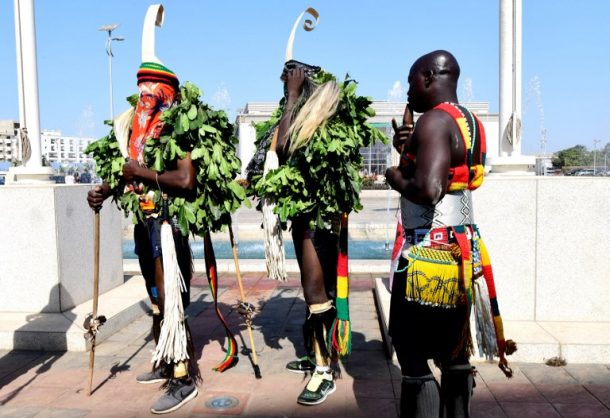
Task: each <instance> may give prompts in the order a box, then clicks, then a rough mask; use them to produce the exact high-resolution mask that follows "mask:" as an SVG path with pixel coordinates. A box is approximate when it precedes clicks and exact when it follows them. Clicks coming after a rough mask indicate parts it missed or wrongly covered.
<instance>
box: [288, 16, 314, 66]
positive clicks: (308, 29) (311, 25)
mask: <svg viewBox="0 0 610 418" xmlns="http://www.w3.org/2000/svg"><path fill="white" fill-rule="evenodd" d="M305 13H307V14H309V15H311V16H312V17H313V18H314V19H315V22H314V21H312V20H311V19H305V21H304V22H303V29H305V31H306V32H311V31H312V30H314V29H315V27H316V25H317V24H318V23H319V22H320V14H319V13H318V11H317V10H316V9H314V8H313V7H309V8H308V9H307V10H305V11H304V12H303V13H301V14H300V15H299V17H298V18H297V20H296V21H295V22H294V25H293V26H292V30H291V31H290V37H289V38H288V44H287V45H286V59H285V60H284V62H288V61H290V60H291V59H292V47H293V45H294V35H295V33H296V31H297V27H298V26H299V22H300V21H301V19H302V18H303V15H305Z"/></svg>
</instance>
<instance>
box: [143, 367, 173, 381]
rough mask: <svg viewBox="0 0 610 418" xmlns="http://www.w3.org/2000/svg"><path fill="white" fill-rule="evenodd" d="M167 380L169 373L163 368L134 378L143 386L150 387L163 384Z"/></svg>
mask: <svg viewBox="0 0 610 418" xmlns="http://www.w3.org/2000/svg"><path fill="white" fill-rule="evenodd" d="M167 379H169V373H168V372H167V370H166V369H165V367H159V368H157V369H155V370H153V371H152V372H146V373H142V374H140V375H138V376H137V377H136V382H138V383H142V384H144V385H150V384H152V383H160V382H165V381H166V380H167Z"/></svg>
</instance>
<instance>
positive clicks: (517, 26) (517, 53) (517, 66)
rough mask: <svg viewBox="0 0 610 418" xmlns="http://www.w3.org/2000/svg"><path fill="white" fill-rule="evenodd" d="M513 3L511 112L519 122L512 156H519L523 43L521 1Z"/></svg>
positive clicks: (514, 130)
mask: <svg viewBox="0 0 610 418" xmlns="http://www.w3.org/2000/svg"><path fill="white" fill-rule="evenodd" d="M512 1H513V13H514V17H513V19H514V21H513V39H514V44H513V51H514V52H513V62H514V65H513V97H514V104H513V109H514V110H513V112H514V115H515V117H514V118H513V119H514V121H519V126H518V127H516V126H515V127H514V128H515V129H513V132H518V136H517V137H516V139H514V140H513V153H512V155H513V156H520V155H521V120H522V119H521V117H522V114H521V110H522V104H523V103H522V100H521V87H522V74H523V71H522V65H521V45H522V43H523V39H522V30H521V29H522V25H521V9H522V7H521V6H522V0H512Z"/></svg>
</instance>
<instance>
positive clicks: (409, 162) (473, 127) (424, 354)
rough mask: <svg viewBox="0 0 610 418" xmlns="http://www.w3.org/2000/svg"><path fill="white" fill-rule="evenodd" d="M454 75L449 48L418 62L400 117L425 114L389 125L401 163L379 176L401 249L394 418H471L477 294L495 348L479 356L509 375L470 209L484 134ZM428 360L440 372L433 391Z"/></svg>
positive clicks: (393, 326) (395, 299)
mask: <svg viewBox="0 0 610 418" xmlns="http://www.w3.org/2000/svg"><path fill="white" fill-rule="evenodd" d="M459 75H460V67H459V65H458V63H457V61H456V59H455V57H454V56H453V55H452V54H451V53H449V52H447V51H442V50H440V51H434V52H431V53H429V54H426V55H423V56H422V57H420V58H419V59H417V60H416V61H415V63H414V64H413V66H412V67H411V70H410V72H409V77H408V81H409V91H408V101H409V105H408V108H407V109H406V112H405V115H406V114H407V112H409V111H410V110H411V111H415V112H418V113H421V114H422V115H421V116H420V118H419V120H418V121H417V124H416V125H415V127H413V125H412V124H410V125H407V124H406V123H405V124H403V126H401V127H398V126H397V125H396V123H395V122H393V125H394V129H395V132H396V134H395V136H394V146H395V147H396V149H397V151H398V152H399V153H400V154H401V162H400V165H399V166H398V167H391V168H389V169H388V170H387V171H386V179H387V181H388V183H389V185H390V186H391V187H392V188H393V189H395V190H397V191H398V192H400V194H401V216H402V222H403V228H404V235H405V245H404V247H403V251H402V257H401V258H400V260H399V262H398V266H397V268H396V272H395V274H394V281H393V288H392V301H391V308H390V326H389V328H390V329H389V332H390V335H391V337H392V344H393V346H394V348H395V350H396V354H397V357H398V361H399V362H400V367H401V371H402V375H403V377H402V393H401V400H400V412H401V417H434V418H437V417H438V416H439V413H440V414H441V415H440V416H443V413H446V416H448V417H468V416H469V414H470V397H471V395H472V391H473V386H474V368H473V367H471V365H470V363H469V356H470V354H471V351H472V341H471V340H470V328H469V317H470V311H471V306H473V304H476V301H475V302H473V299H476V297H484V296H486V297H488V299H489V300H490V301H491V312H490V317H491V316H493V324H492V325H490V326H488V327H487V331H486V332H487V333H488V334H489V333H491V334H492V340H493V343H495V345H494V346H493V347H490V348H488V349H485V348H483V349H482V351H483V352H484V353H485V354H489V355H494V354H497V355H499V356H500V367H501V368H502V370H503V371H504V372H505V373H506V374H507V376H509V374H510V373H511V372H510V368H508V365H507V363H506V360H505V358H504V353H505V352H506V353H507V354H510V352H509V350H507V349H506V342H505V340H504V336H503V335H502V331H501V327H498V326H497V325H498V324H500V325H501V318H500V315H499V311H498V307H497V302H496V300H495V288H494V286H493V276H492V275H491V266H490V265H489V258H488V256H487V252H486V250H485V248H484V244H483V242H482V240H481V239H480V235H479V231H478V228H477V227H476V224H475V223H474V216H473V211H472V197H471V190H474V189H476V188H478V187H479V186H480V185H481V183H482V181H483V174H484V166H485V132H484V129H483V124H482V123H481V122H480V120H478V118H477V117H476V116H475V115H473V114H472V113H471V112H470V111H468V110H467V109H466V108H465V107H463V106H461V105H459V104H458V99H457V93H456V89H457V82H458V78H459ZM406 119H407V118H406V117H405V121H406ZM439 266H441V267H439ZM481 286H484V289H482V288H481ZM475 290H476V292H475ZM485 292H487V293H485ZM475 293H476V296H475ZM477 307H478V306H477ZM488 325H489V324H488ZM494 325H495V326H494ZM477 326H478V324H477ZM494 334H495V335H494ZM492 345H493V344H492ZM429 359H433V360H434V361H435V363H436V364H437V365H438V366H439V367H440V369H441V372H442V379H441V384H440V387H439V384H438V382H437V381H436V380H435V379H434V377H433V375H432V371H431V370H430V368H429V366H428V360H429Z"/></svg>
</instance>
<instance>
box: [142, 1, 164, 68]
mask: <svg viewBox="0 0 610 418" xmlns="http://www.w3.org/2000/svg"><path fill="white" fill-rule="evenodd" d="M163 16H164V12H163V5H162V4H153V5H151V6H149V7H148V10H147V11H146V17H144V28H143V29H142V62H156V63H157V64H163V63H162V62H161V60H160V59H159V58H157V56H156V55H155V26H158V27H161V26H163Z"/></svg>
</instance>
